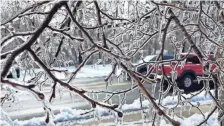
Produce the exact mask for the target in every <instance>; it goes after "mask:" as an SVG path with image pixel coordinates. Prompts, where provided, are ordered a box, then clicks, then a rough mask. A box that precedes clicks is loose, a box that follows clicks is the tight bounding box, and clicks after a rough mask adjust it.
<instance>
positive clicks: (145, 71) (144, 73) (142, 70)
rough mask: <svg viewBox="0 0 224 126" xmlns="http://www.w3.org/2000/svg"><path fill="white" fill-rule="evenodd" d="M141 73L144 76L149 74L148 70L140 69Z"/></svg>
mask: <svg viewBox="0 0 224 126" xmlns="http://www.w3.org/2000/svg"><path fill="white" fill-rule="evenodd" d="M139 73H141V74H142V75H146V74H147V69H144V68H143V69H140V70H139Z"/></svg>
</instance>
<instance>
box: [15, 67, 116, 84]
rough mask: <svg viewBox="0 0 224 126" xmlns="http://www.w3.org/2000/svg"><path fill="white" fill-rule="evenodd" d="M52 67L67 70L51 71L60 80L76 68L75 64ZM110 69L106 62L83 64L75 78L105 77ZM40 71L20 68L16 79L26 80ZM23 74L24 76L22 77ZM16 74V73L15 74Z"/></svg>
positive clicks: (64, 78)
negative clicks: (18, 76) (102, 63)
mask: <svg viewBox="0 0 224 126" xmlns="http://www.w3.org/2000/svg"><path fill="white" fill-rule="evenodd" d="M53 69H56V70H67V72H56V71H54V72H52V73H53V74H54V75H55V77H56V78H58V79H62V80H66V79H68V78H69V77H70V76H71V75H72V72H74V71H75V70H76V67H75V66H70V67H54V68H53ZM33 71H34V72H35V74H34V73H33ZM111 71H112V65H110V64H107V65H85V66H83V67H82V68H81V69H80V70H79V72H78V73H77V74H76V76H75V78H94V77H105V76H107V75H109V74H110V72H111ZM41 72H43V70H41V69H34V70H32V71H29V70H28V71H26V73H25V71H24V70H21V72H20V73H21V76H20V78H17V80H18V81H23V80H25V81H28V80H30V79H31V78H33V77H34V76H35V75H36V76H38V74H37V73H39V75H41ZM24 75H25V78H24ZM15 76H16V75H15ZM39 79H41V80H44V76H42V77H41V78H39Z"/></svg>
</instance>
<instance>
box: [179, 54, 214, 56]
mask: <svg viewBox="0 0 224 126" xmlns="http://www.w3.org/2000/svg"><path fill="white" fill-rule="evenodd" d="M187 54H188V53H180V55H187ZM189 55H191V56H197V54H196V53H189ZM213 55H214V54H208V56H213Z"/></svg>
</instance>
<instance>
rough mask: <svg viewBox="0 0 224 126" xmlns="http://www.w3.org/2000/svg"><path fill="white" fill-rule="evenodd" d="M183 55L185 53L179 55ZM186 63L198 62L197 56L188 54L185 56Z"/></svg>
mask: <svg viewBox="0 0 224 126" xmlns="http://www.w3.org/2000/svg"><path fill="white" fill-rule="evenodd" d="M184 57H185V55H181V58H184ZM186 63H192V64H200V60H199V59H198V57H197V56H194V55H189V56H188V57H187V60H186Z"/></svg>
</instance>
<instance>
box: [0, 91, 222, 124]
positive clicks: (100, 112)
mask: <svg viewBox="0 0 224 126" xmlns="http://www.w3.org/2000/svg"><path fill="white" fill-rule="evenodd" d="M212 93H214V91H212ZM184 97H186V98H187V100H184V99H182V101H183V103H184V104H185V105H186V106H188V104H189V103H188V102H191V103H192V104H195V105H197V104H200V105H206V104H212V98H211V97H210V96H209V95H208V94H207V93H206V92H201V93H200V94H199V95H196V96H195V97H193V98H191V100H189V98H190V95H185V94H184ZM157 102H158V101H157ZM177 103H178V97H177V96H167V97H166V98H164V99H163V100H162V105H163V106H165V107H167V108H171V107H173V106H175V105H176V104H177ZM142 107H143V108H144V110H151V109H150V107H151V105H150V102H149V101H148V100H143V101H142ZM178 107H180V106H178ZM119 109H120V110H121V111H122V112H124V114H125V115H128V114H131V113H133V112H137V113H141V104H140V99H136V100H135V101H134V102H133V103H132V104H124V105H122V106H120V107H119ZM182 110H183V109H180V111H182ZM89 111H90V110H74V109H73V110H72V109H70V108H61V110H60V113H59V114H57V115H54V116H53V122H54V123H55V124H56V125H57V126H60V125H63V122H70V123H74V122H75V123H78V124H85V123H87V122H91V121H93V120H94V119H95V120H98V121H100V120H102V119H106V118H115V119H116V118H118V117H117V116H116V115H117V114H116V113H114V112H113V111H110V110H108V109H105V108H100V107H97V108H95V111H94V112H90V113H88V114H84V115H82V114H83V113H85V112H89ZM164 111H165V110H164ZM165 112H166V111H165ZM205 115H207V113H205ZM173 118H174V119H175V120H177V121H179V122H180V123H181V126H189V124H191V126H196V125H198V124H199V123H200V122H202V121H203V119H204V117H203V116H202V115H199V114H193V115H192V116H190V117H188V118H184V117H183V118H179V117H176V116H174V117H173ZM44 120H45V117H39V118H32V119H30V120H25V121H19V120H14V121H11V120H10V119H9V118H8V117H7V115H6V113H1V122H0V125H1V126H11V125H14V126H45V125H46V124H45V122H44ZM142 120H143V119H142ZM142 120H140V121H133V122H123V124H127V123H128V124H130V125H132V124H135V123H139V122H143V121H142ZM53 122H52V123H50V124H48V126H53V125H54V124H53ZM157 123H158V124H160V126H166V125H167V126H168V125H169V124H167V122H166V121H165V120H163V118H161V120H160V121H158V122H157ZM102 125H116V124H115V123H112V122H111V123H106V124H102ZM147 125H150V123H149V124H147ZM205 125H206V126H218V125H219V123H218V121H217V113H215V114H213V115H212V116H211V117H210V118H209V120H208V121H207V124H204V125H203V126H205Z"/></svg>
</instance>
